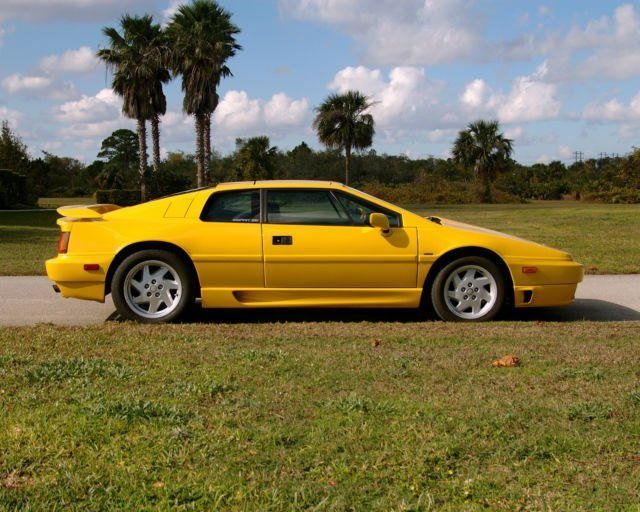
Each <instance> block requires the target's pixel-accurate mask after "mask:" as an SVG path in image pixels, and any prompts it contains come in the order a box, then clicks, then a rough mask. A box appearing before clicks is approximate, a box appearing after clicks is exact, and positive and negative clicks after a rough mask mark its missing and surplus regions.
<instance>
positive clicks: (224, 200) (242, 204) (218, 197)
mask: <svg viewBox="0 0 640 512" xmlns="http://www.w3.org/2000/svg"><path fill="white" fill-rule="evenodd" d="M200 219H201V220H203V221H206V222H260V191H259V190H237V191H236V190H234V191H232V192H218V193H215V194H213V195H212V196H211V197H210V198H209V200H208V201H207V204H206V205H205V207H204V209H203V210H202V215H200Z"/></svg>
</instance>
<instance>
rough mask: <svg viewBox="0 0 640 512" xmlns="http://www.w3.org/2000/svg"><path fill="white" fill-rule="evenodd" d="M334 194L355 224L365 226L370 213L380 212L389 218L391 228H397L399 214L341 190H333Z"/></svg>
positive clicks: (399, 223)
mask: <svg viewBox="0 0 640 512" xmlns="http://www.w3.org/2000/svg"><path fill="white" fill-rule="evenodd" d="M335 195H336V197H337V198H338V200H339V201H340V203H341V204H342V206H343V208H344V209H345V210H346V211H347V212H348V213H349V216H350V217H351V221H352V222H353V224H355V225H356V226H366V225H367V220H368V219H369V214H370V213H382V214H383V215H386V216H387V218H388V219H389V226H391V227H392V228H397V227H400V225H401V222H400V215H399V214H397V213H394V212H390V211H388V210H384V209H382V208H380V207H378V206H377V205H374V204H372V203H369V202H368V201H365V200H364V199H360V198H359V197H353V196H350V195H348V194H343V193H342V192H335Z"/></svg>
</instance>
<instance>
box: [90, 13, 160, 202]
mask: <svg viewBox="0 0 640 512" xmlns="http://www.w3.org/2000/svg"><path fill="white" fill-rule="evenodd" d="M120 28H121V29H122V34H120V33H119V32H118V30H117V29H115V28H112V27H105V28H104V29H102V32H103V34H104V35H105V36H107V38H108V39H109V46H108V48H103V49H101V50H98V53H97V56H98V58H100V59H101V60H103V61H104V62H105V64H106V65H107V68H108V69H109V70H110V71H112V72H113V80H112V84H111V85H112V88H113V90H114V91H115V93H116V94H118V95H119V96H122V99H123V103H122V113H123V114H124V115H126V116H127V117H129V118H131V119H135V120H136V121H137V134H138V148H139V169H138V171H139V174H140V194H141V199H142V200H143V201H144V200H146V196H147V191H146V184H145V176H146V172H147V127H146V122H147V120H149V119H151V120H153V119H154V117H155V118H156V121H157V120H158V119H157V118H158V116H159V115H160V114H164V112H165V111H166V98H165V96H164V93H163V91H162V84H163V83H166V82H168V81H169V78H170V76H169V73H168V71H167V70H166V68H164V66H163V64H162V63H163V60H164V58H163V53H164V50H163V48H164V46H163V43H162V29H161V28H160V25H158V24H154V23H153V19H152V17H151V16H149V15H145V16H129V15H128V14H125V15H124V16H122V18H121V19H120ZM159 139H160V135H159V128H158V125H157V124H156V125H155V127H154V141H153V143H154V149H153V151H154V167H155V166H156V165H157V164H158V163H159V159H160V156H159V155H160V150H159V145H160V142H159ZM156 155H157V160H156Z"/></svg>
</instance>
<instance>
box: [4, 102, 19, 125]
mask: <svg viewBox="0 0 640 512" xmlns="http://www.w3.org/2000/svg"><path fill="white" fill-rule="evenodd" d="M21 118H22V112H18V111H17V110H11V109H9V108H7V107H4V106H2V105H0V119H2V120H4V121H8V122H9V124H10V125H11V126H13V127H15V126H16V125H17V124H18V121H20V119H21Z"/></svg>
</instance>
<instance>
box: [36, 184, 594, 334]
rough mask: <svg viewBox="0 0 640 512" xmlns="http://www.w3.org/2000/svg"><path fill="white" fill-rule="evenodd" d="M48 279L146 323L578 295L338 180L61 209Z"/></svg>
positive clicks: (530, 257) (532, 267) (480, 308)
mask: <svg viewBox="0 0 640 512" xmlns="http://www.w3.org/2000/svg"><path fill="white" fill-rule="evenodd" d="M58 212H59V213H60V214H61V215H63V218H61V219H58V224H59V225H60V227H61V229H62V232H61V234H60V241H59V244H58V256H57V258H53V259H50V260H48V261H47V274H48V275H49V277H50V278H51V279H52V280H53V281H55V283H56V284H55V285H54V288H55V289H56V290H57V291H60V293H62V295H63V296H64V297H75V298H79V299H89V300H95V301H101V302H102V301H104V298H105V295H107V294H108V293H111V295H112V297H113V302H114V304H115V306H116V308H117V309H118V311H119V313H120V314H121V315H122V316H123V317H125V318H128V319H132V320H138V321H141V322H169V321H172V320H175V319H177V318H179V317H180V316H181V315H182V314H183V313H184V312H185V310H186V309H187V308H189V306H190V305H191V304H193V303H194V301H195V300H196V298H200V300H201V303H202V306H203V307H205V308H264V307H345V308H347V307H348V308H419V307H423V308H428V307H432V308H433V309H434V310H435V312H436V313H437V315H438V316H439V317H440V318H441V319H443V320H453V321H481V320H490V319H492V318H494V317H495V316H496V314H498V312H499V311H500V309H501V308H502V307H503V306H504V305H505V304H510V305H512V306H515V307H517V308H519V307H534V306H557V305H563V304H569V303H571V302H572V301H573V298H574V293H575V290H576V286H577V284H578V283H579V282H580V281H581V280H582V275H583V269H582V265H580V264H579V263H576V262H574V261H573V260H572V259H571V256H570V255H569V254H567V253H565V252H562V251H558V250H556V249H551V248H549V247H545V246H542V245H539V244H536V243H533V242H529V241H526V240H522V239H519V238H515V237H513V236H509V235H505V234H502V233H498V232H495V231H490V230H487V229H482V228H478V227H475V226H470V225H467V224H461V223H458V222H454V221H450V220H446V219H440V218H437V217H428V218H424V217H421V216H419V215H416V214H414V213H411V212H409V211H407V210H404V209H402V208H399V207H397V206H394V205H392V204H389V203H387V202H385V201H382V200H380V199H377V198H375V197H372V196H370V195H368V194H365V193H363V192H360V191H358V190H355V189H353V188H350V187H347V186H345V185H342V184H340V183H335V182H321V181H262V182H260V181H258V182H244V183H225V184H220V185H218V186H216V187H213V188H206V189H200V190H195V191H191V192H185V193H182V194H178V195H174V196H170V197H165V198H162V199H158V200H156V201H151V202H148V203H143V204H140V205H137V206H133V207H129V208H120V207H118V206H115V205H94V206H65V207H62V208H59V209H58Z"/></svg>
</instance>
